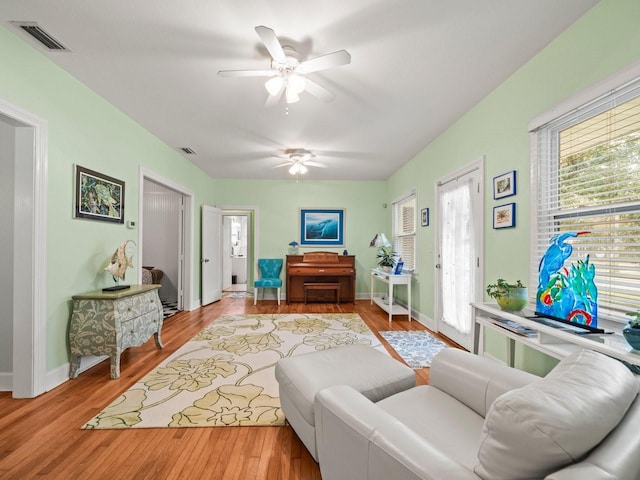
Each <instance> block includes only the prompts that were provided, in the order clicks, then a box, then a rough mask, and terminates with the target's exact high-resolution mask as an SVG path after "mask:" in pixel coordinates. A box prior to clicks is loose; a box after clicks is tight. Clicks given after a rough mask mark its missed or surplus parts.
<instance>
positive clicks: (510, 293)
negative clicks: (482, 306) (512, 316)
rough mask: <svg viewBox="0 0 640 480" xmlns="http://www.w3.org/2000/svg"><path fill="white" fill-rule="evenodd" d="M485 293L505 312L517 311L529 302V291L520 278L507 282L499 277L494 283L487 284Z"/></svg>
mask: <svg viewBox="0 0 640 480" xmlns="http://www.w3.org/2000/svg"><path fill="white" fill-rule="evenodd" d="M487 294H488V295H489V296H490V297H491V298H493V299H494V300H495V301H496V302H498V305H499V306H500V308H501V309H502V310H505V311H507V312H519V311H520V310H522V309H523V308H524V307H525V306H526V305H527V303H529V292H528V290H527V287H525V286H524V285H523V284H522V282H521V281H520V280H517V281H516V283H509V282H507V281H506V280H504V279H503V278H499V279H498V280H497V281H496V283H492V284H490V285H487Z"/></svg>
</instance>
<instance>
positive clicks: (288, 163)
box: [271, 162, 293, 168]
mask: <svg viewBox="0 0 640 480" xmlns="http://www.w3.org/2000/svg"><path fill="white" fill-rule="evenodd" d="M289 165H293V163H291V162H287V163H281V164H280V165H275V166H273V167H271V168H280V167H288V166H289Z"/></svg>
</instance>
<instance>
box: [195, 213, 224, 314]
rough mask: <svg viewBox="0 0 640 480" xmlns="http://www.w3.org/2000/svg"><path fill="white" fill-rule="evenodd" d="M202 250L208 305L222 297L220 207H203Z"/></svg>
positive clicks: (203, 286) (203, 294)
mask: <svg viewBox="0 0 640 480" xmlns="http://www.w3.org/2000/svg"><path fill="white" fill-rule="evenodd" d="M201 251H202V257H201V258H200V264H201V269H200V272H201V285H202V305H208V304H210V303H212V302H217V301H218V300H220V299H221V298H222V211H221V210H220V209H219V208H215V207H210V206H208V205H204V206H203V207H202V247H201Z"/></svg>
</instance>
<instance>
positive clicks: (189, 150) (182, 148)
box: [180, 147, 196, 155]
mask: <svg viewBox="0 0 640 480" xmlns="http://www.w3.org/2000/svg"><path fill="white" fill-rule="evenodd" d="M180 150H182V151H183V152H184V153H186V154H187V155H195V154H196V151H195V150H193V149H192V148H189V147H180Z"/></svg>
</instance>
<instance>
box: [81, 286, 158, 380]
mask: <svg viewBox="0 0 640 480" xmlns="http://www.w3.org/2000/svg"><path fill="white" fill-rule="evenodd" d="M159 288H160V285H131V287H130V288H128V289H126V290H118V291H115V292H104V291H102V290H97V291H95V292H89V293H85V294H82V295H74V296H73V297H72V298H73V312H72V314H71V323H70V325H69V350H70V352H71V369H70V372H69V376H70V377H71V378H75V377H77V376H78V367H79V366H80V357H81V356H82V355H108V356H109V357H110V358H111V378H118V377H119V376H120V354H121V353H122V352H123V351H124V350H125V349H127V348H129V347H137V346H139V345H142V344H143V343H145V342H146V341H147V340H149V338H150V337H151V335H155V341H156V346H157V347H158V348H162V340H161V338H160V331H161V329H162V303H161V302H160V298H159V297H158V289H159Z"/></svg>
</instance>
